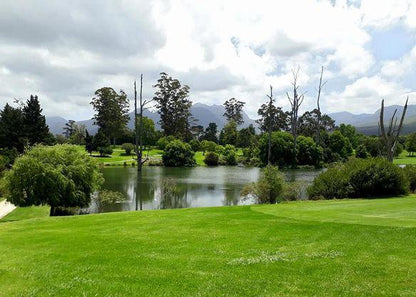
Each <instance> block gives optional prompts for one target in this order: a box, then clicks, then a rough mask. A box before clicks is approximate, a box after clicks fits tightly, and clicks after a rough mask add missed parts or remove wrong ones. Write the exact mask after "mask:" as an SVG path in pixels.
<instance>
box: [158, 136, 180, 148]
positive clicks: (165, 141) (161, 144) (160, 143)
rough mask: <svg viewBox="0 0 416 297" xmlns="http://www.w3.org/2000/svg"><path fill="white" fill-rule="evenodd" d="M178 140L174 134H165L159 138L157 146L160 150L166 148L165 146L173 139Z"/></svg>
mask: <svg viewBox="0 0 416 297" xmlns="http://www.w3.org/2000/svg"><path fill="white" fill-rule="evenodd" d="M174 140H176V138H175V137H174V136H172V135H169V136H163V137H161V138H159V140H158V141H157V142H156V146H157V148H158V149H160V150H164V149H165V147H166V146H167V145H168V144H169V143H170V142H172V141H174Z"/></svg>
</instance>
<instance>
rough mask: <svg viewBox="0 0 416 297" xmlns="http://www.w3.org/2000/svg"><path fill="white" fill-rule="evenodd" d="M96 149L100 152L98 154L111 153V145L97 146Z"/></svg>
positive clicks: (108, 154) (109, 154)
mask: <svg viewBox="0 0 416 297" xmlns="http://www.w3.org/2000/svg"><path fill="white" fill-rule="evenodd" d="M97 151H98V152H99V153H100V156H106V155H107V156H111V154H112V153H113V149H112V148H111V146H106V147H98V148H97Z"/></svg>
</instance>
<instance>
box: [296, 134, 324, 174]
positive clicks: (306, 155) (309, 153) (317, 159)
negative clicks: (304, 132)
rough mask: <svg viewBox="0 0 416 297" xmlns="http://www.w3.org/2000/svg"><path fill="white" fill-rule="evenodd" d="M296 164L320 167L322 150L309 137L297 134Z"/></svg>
mask: <svg viewBox="0 0 416 297" xmlns="http://www.w3.org/2000/svg"><path fill="white" fill-rule="evenodd" d="M296 158H297V164H298V165H313V166H315V167H320V166H321V163H322V161H323V150H322V148H321V147H320V146H318V145H317V144H316V143H315V141H314V140H313V139H312V138H311V137H305V136H299V137H298V139H297V157H296Z"/></svg>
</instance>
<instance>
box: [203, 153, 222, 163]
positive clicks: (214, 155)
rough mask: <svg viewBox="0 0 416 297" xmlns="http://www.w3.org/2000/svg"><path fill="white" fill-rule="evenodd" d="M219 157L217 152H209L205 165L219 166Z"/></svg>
mask: <svg viewBox="0 0 416 297" xmlns="http://www.w3.org/2000/svg"><path fill="white" fill-rule="evenodd" d="M219 158H220V157H219V155H218V154H217V153H215V152H207V153H206V154H205V159H204V163H205V164H206V165H207V166H217V165H218V161H219Z"/></svg>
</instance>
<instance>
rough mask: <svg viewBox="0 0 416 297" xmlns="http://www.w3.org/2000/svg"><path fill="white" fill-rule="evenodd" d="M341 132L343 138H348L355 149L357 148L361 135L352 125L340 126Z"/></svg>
mask: <svg viewBox="0 0 416 297" xmlns="http://www.w3.org/2000/svg"><path fill="white" fill-rule="evenodd" d="M338 129H339V132H341V134H342V136H344V137H346V138H348V140H349V141H350V143H351V146H352V147H353V148H356V147H357V145H358V140H359V135H358V134H357V131H356V129H355V127H354V126H352V125H345V124H341V125H339V128H338Z"/></svg>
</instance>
